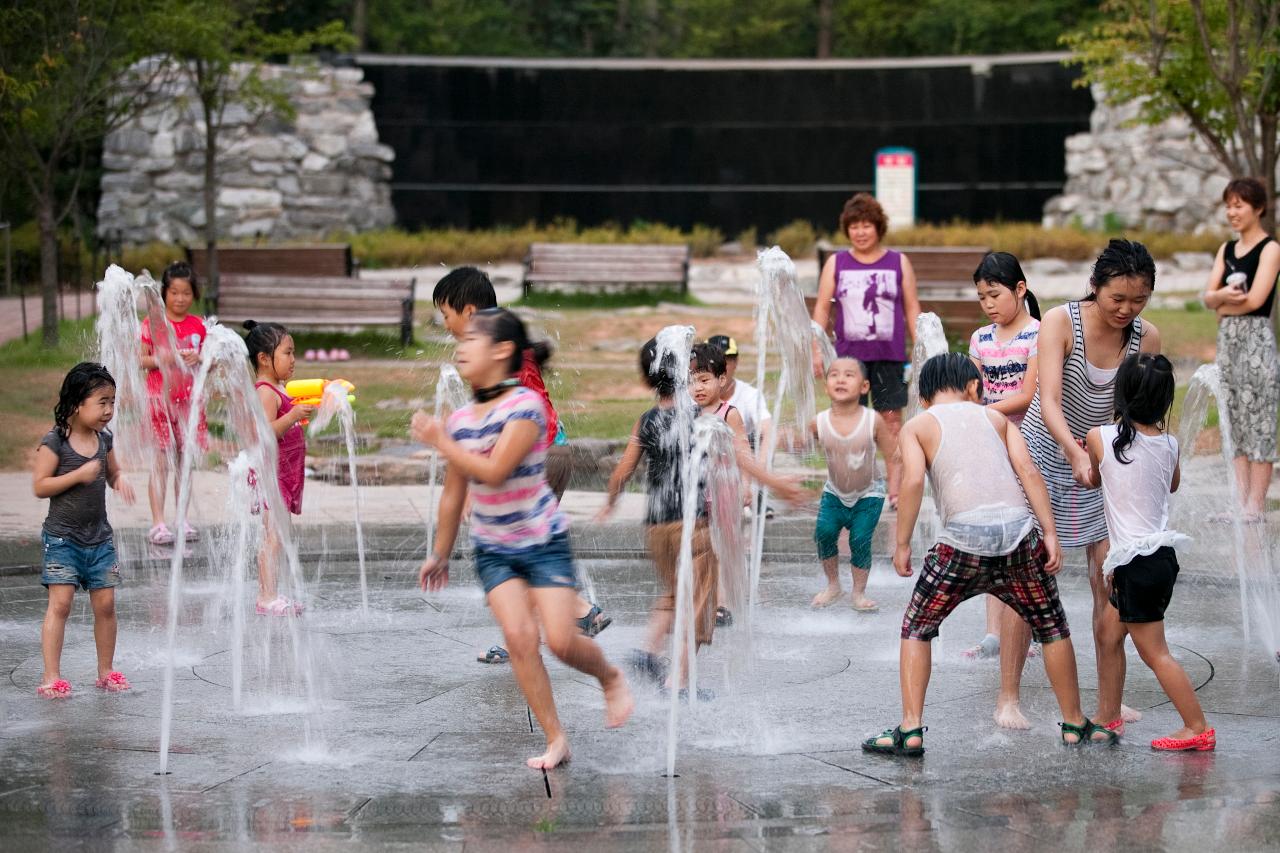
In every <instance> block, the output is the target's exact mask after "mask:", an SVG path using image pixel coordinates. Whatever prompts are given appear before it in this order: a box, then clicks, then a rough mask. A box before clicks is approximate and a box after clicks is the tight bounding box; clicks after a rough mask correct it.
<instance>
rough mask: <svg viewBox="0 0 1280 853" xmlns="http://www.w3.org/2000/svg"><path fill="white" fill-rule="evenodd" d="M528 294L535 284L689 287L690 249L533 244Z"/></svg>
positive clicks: (528, 259)
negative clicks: (664, 285) (665, 285)
mask: <svg viewBox="0 0 1280 853" xmlns="http://www.w3.org/2000/svg"><path fill="white" fill-rule="evenodd" d="M524 267H525V269H524V281H523V284H524V292H525V293H526V294H527V293H529V291H530V290H531V289H532V286H533V285H534V284H563V285H572V284H586V285H592V284H636V285H650V284H677V285H679V287H680V290H681V292H684V291H685V290H687V289H688V286H689V247H688V246H687V245H680V244H670V243H636V244H616V243H609V244H601V243H533V244H532V245H530V247H529V254H528V255H527V256H526V257H525V265H524Z"/></svg>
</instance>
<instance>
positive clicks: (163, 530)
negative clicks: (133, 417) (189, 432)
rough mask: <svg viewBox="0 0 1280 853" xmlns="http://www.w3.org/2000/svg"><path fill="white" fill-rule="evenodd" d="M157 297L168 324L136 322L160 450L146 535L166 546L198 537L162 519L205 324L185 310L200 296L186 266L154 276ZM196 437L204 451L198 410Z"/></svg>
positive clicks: (175, 490)
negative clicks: (161, 326) (154, 325)
mask: <svg viewBox="0 0 1280 853" xmlns="http://www.w3.org/2000/svg"><path fill="white" fill-rule="evenodd" d="M160 297H161V299H162V300H163V301H164V318H165V320H166V321H167V323H166V325H167V326H168V327H169V328H167V329H163V330H160V331H155V330H153V329H152V328H151V318H150V317H147V318H146V319H144V320H143V321H142V367H143V369H144V370H146V372H147V396H148V397H149V398H150V410H151V428H152V430H153V431H154V432H155V437H156V445H157V447H158V449H159V451H160V452H159V453H158V454H157V455H156V462H155V466H154V467H153V468H152V469H151V480H150V481H149V482H148V483H147V496H148V498H149V499H150V502H151V530H150V531H148V533H147V539H148V541H150V542H151V543H152V544H155V545H168V544H170V543H172V542H173V540H174V539H175V538H177V536H179V535H181V536H182V538H184V539H186V540H187V541H191V540H193V539H197V538H199V534H198V533H197V532H196V530H195V528H193V527H192V526H191V525H190V524H187V525H186V527H185V528H184V529H183V530H180V531H176V532H175V531H173V530H170V529H169V525H167V524H165V521H164V504H165V497H166V495H165V491H166V487H167V485H168V480H169V451H170V450H176V451H177V452H178V453H179V454H182V453H184V452H185V451H186V448H184V447H183V446H182V435H183V430H184V429H185V424H186V421H187V414H188V412H189V411H190V408H191V384H192V381H193V376H192V373H193V370H194V368H195V366H196V365H198V364H199V363H200V348H201V347H202V346H203V345H204V339H205V328H204V320H203V319H201V318H200V317H198V316H196V315H195V314H192V313H190V312H191V307H192V305H193V304H194V303H195V301H196V300H197V299H199V298H200V287H199V285H197V284H196V275H195V273H194V272H193V271H192V269H191V266H190V265H189V264H187V263H185V262H183V261H174V262H173V263H171V264H169V266H167V267H165V271H164V274H163V275H162V276H161V277H160ZM170 332H172V337H170ZM196 440H197V444H199V446H200V450H202V451H203V450H207V449H208V433H207V432H206V429H205V421H204V412H201V413H200V424H199V427H198V428H197V433H196ZM174 461H178V460H174ZM181 467H182V466H181V465H178V466H177V468H176V469H175V471H174V477H175V482H174V484H173V493H174V495H175V496H176V495H177V494H178V484H177V482H176V477H177V471H178V470H181Z"/></svg>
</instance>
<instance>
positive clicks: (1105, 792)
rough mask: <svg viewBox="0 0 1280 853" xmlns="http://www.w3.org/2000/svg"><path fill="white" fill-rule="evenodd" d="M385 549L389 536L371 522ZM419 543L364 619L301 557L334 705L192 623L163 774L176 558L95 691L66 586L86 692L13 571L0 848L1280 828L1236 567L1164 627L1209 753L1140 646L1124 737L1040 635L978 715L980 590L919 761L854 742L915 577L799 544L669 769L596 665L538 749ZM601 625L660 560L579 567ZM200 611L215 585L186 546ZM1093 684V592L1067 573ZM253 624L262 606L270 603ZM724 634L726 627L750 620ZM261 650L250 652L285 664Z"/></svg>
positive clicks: (704, 840) (311, 625) (1278, 732)
mask: <svg viewBox="0 0 1280 853" xmlns="http://www.w3.org/2000/svg"><path fill="white" fill-rule="evenodd" d="M375 553H376V549H375ZM413 568H414V567H413V564H412V562H411V561H410V560H409V559H408V558H407V556H405V557H402V558H399V559H381V560H379V561H378V562H376V563H374V564H372V565H371V572H370V603H371V613H370V615H369V617H368V618H367V619H362V618H361V617H360V616H359V590H358V584H357V582H356V577H355V573H354V567H353V566H352V565H350V564H349V563H346V562H343V561H342V560H341V559H334V558H330V559H328V560H327V561H325V563H324V564H323V566H321V565H320V564H318V563H316V562H315V561H314V560H313V561H312V562H311V563H310V565H309V569H308V570H309V571H316V572H319V573H320V580H319V581H318V582H317V583H316V585H315V587H314V592H315V600H314V601H313V602H312V603H311V608H310V609H309V610H308V612H307V614H306V615H305V616H304V617H303V625H304V632H305V636H306V638H307V641H308V642H309V643H311V644H312V646H313V648H315V649H316V652H317V654H318V656H319V658H320V659H321V660H322V661H323V662H324V666H323V669H324V679H323V684H322V685H321V692H322V695H323V696H324V697H325V698H324V703H323V707H322V709H321V710H320V711H319V713H317V714H313V715H307V714H304V713H301V712H302V711H303V709H304V707H305V703H303V702H302V700H301V699H300V698H295V697H290V696H288V695H285V696H279V695H276V696H271V695H267V692H268V691H266V690H265V689H262V685H259V689H257V690H256V691H254V690H251V691H250V692H249V695H247V696H246V700H245V704H244V707H243V709H242V710H241V711H240V712H233V711H232V710H231V702H230V689H229V684H230V661H229V660H228V658H229V655H228V653H227V642H226V638H225V637H223V636H219V635H217V634H216V633H202V632H200V631H199V630H197V629H196V627H195V626H196V624H197V622H198V620H196V619H194V618H193V619H192V620H189V622H188V630H186V631H184V633H183V634H182V641H181V644H180V648H179V649H178V650H177V659H178V662H179V665H180V669H179V671H178V679H179V680H178V685H179V688H178V690H177V703H176V706H175V711H174V720H175V725H174V733H173V743H174V746H173V750H172V755H171V758H170V770H171V771H172V772H171V774H170V775H168V776H158V775H156V770H157V767H158V762H157V748H158V720H159V715H160V709H159V703H160V692H161V691H160V683H161V673H162V665H163V662H164V660H165V656H166V650H165V648H164V632H163V625H164V618H165V610H164V609H165V590H164V587H163V586H162V583H161V580H162V577H161V574H160V573H161V571H162V569H161V568H160V564H140V565H139V566H138V568H137V570H136V571H135V576H134V577H132V578H130V579H129V580H128V582H127V586H126V587H125V588H124V589H123V590H122V592H121V595H120V598H119V610H120V616H121V634H120V644H119V645H120V649H119V655H118V668H120V669H122V670H123V671H124V672H126V673H127V674H128V676H129V677H130V679H131V680H132V681H133V683H134V685H135V690H134V691H133V693H132V694H129V695H124V696H108V695H101V694H96V692H95V691H94V690H93V689H92V675H93V671H92V668H93V651H92V648H93V647H92V635H91V619H90V616H89V613H88V610H87V601H86V599H85V598H84V597H83V596H79V597H77V601H76V607H75V611H74V615H73V618H72V621H71V623H70V624H69V626H68V636H67V645H66V650H65V652H64V656H63V659H64V675H66V676H67V677H68V679H69V680H70V681H71V682H72V684H73V685H75V688H76V694H75V696H74V697H73V698H72V699H70V700H67V701H63V702H49V701H44V700H38V699H37V698H36V697H35V695H34V690H35V686H36V682H37V680H38V678H39V676H40V648H39V637H38V633H39V621H40V618H41V616H42V613H43V609H44V603H45V596H44V591H43V590H42V589H41V587H40V586H39V584H38V581H37V578H36V577H34V576H30V575H28V576H22V577H8V578H4V579H2V580H0V663H2V664H3V666H4V668H5V671H6V672H7V673H8V680H7V682H6V683H4V684H3V686H2V687H0V713H2V714H3V717H2V719H0V724H2V725H0V845H2V846H3V847H4V849H11V850H18V849H27V848H42V849H44V848H47V849H71V848H73V847H75V846H78V845H83V846H94V847H99V846H107V845H109V846H111V847H112V848H113V849H120V850H130V849H171V850H184V851H185V850H222V849H227V850H231V849H245V848H246V847H249V846H255V845H268V846H284V845H301V844H306V845H307V848H308V849H309V850H325V849H328V848H330V847H333V848H337V847H341V848H342V849H350V848H352V846H353V845H358V846H378V847H382V846H391V847H394V846H398V845H403V846H405V847H412V848H413V849H418V850H421V849H426V850H462V849H465V850H467V851H475V850H489V849H493V850H503V851H508V850H513V849H515V850H523V849H536V850H539V851H544V850H561V849H565V850H568V849H573V850H575V851H609V850H650V849H652V850H681V851H692V850H698V851H703V850H707V851H737V850H742V851H762V850H770V851H773V850H780V851H793V850H794V851H828V850H831V851H835V850H840V851H846V850H907V851H935V850H936V851H943V850H946V851H951V850H981V851H983V853H997V851H1004V850H1018V851H1021V850H1028V851H1030V850H1042V849H1061V850H1097V849H1126V850H1165V849H1168V850H1207V849H1230V850H1239V851H1244V850H1260V849H1267V848H1272V849H1274V848H1275V847H1276V846H1280V683H1278V673H1277V668H1276V666H1275V664H1274V662H1272V661H1270V660H1268V659H1267V658H1266V656H1265V655H1264V654H1262V652H1261V651H1260V650H1257V649H1255V648H1254V647H1253V646H1252V645H1250V646H1248V647H1247V648H1246V643H1245V641H1244V638H1243V636H1242V629H1241V627H1240V625H1241V620H1240V619H1239V617H1238V612H1239V597H1238V595H1237V593H1236V590H1235V588H1234V586H1233V585H1232V584H1231V583H1230V582H1227V581H1223V580H1220V579H1211V578H1196V577H1194V576H1190V575H1188V576H1187V577H1186V578H1185V579H1184V582H1183V583H1180V584H1179V587H1178V591H1177V593H1176V596H1175V602H1174V606H1173V608H1172V609H1171V611H1170V613H1169V639H1170V641H1171V643H1172V644H1174V647H1175V648H1174V651H1175V654H1176V655H1177V656H1178V658H1179V659H1180V660H1181V661H1182V663H1183V664H1184V666H1185V667H1186V668H1187V670H1188V673H1189V674H1190V675H1191V678H1192V680H1193V682H1194V683H1195V684H1197V685H1199V686H1200V696H1201V700H1202V702H1203V703H1204V705H1205V710H1206V713H1207V714H1208V716H1209V718H1210V721H1211V723H1213V724H1214V725H1216V727H1217V730H1218V736H1219V747H1218V751H1217V752H1216V753H1197V754H1186V755H1164V754H1156V753H1153V752H1151V750H1150V749H1149V748H1148V746H1147V744H1148V742H1149V740H1150V739H1151V738H1153V737H1157V736H1159V735H1162V734H1165V733H1167V732H1168V731H1171V730H1173V729H1174V728H1176V727H1177V725H1178V723H1177V716H1176V714H1175V712H1174V711H1173V709H1172V708H1171V707H1170V706H1169V704H1168V703H1167V701H1166V700H1165V698H1164V696H1163V694H1162V693H1161V692H1160V690H1159V687H1158V685H1157V684H1156V682H1155V680H1154V678H1153V677H1152V676H1151V674H1150V672H1149V671H1148V670H1147V669H1146V668H1145V667H1144V666H1143V665H1142V664H1141V662H1140V661H1139V660H1138V659H1137V657H1136V656H1134V655H1133V654H1132V652H1131V654H1130V668H1129V673H1130V678H1129V683H1128V689H1127V692H1126V699H1127V701H1128V702H1129V703H1130V704H1132V705H1135V706H1136V707H1139V708H1141V709H1144V710H1145V712H1146V718H1145V719H1144V720H1143V721H1142V722H1141V723H1138V724H1136V725H1133V726H1131V727H1130V730H1129V737H1128V739H1127V740H1126V741H1125V742H1124V743H1123V744H1122V745H1121V746H1120V747H1118V748H1116V749H1111V750H1106V749H1091V750H1084V751H1078V750H1077V751H1072V750H1065V749H1062V748H1061V747H1059V746H1057V745H1056V742H1055V737H1056V727H1055V725H1054V723H1055V721H1056V719H1057V717H1056V712H1055V705H1054V702H1053V697H1052V694H1051V693H1050V691H1049V689H1048V685H1047V682H1046V680H1045V678H1044V673H1043V667H1042V666H1041V665H1040V664H1039V662H1038V661H1032V662H1031V663H1030V664H1029V666H1028V671H1027V678H1026V686H1025V690H1024V697H1025V698H1024V709H1025V710H1027V712H1028V715H1029V716H1030V717H1031V718H1032V720H1033V723H1034V728H1033V729H1032V730H1031V731H1030V732H1018V733H1013V732H1005V731H1001V730H998V729H996V728H995V727H994V725H993V724H992V723H991V709H992V705H993V702H994V698H995V692H996V687H997V683H998V673H997V669H996V667H995V665H993V664H985V663H969V662H966V661H964V660H963V659H962V658H961V656H960V651H961V649H962V648H964V647H965V646H966V645H969V644H971V643H972V642H973V641H974V640H975V639H976V638H977V637H978V636H979V634H980V631H981V620H982V609H981V605H980V603H977V602H974V603H971V604H969V605H966V606H965V607H963V608H962V609H961V610H960V611H959V612H958V613H957V615H956V617H955V618H954V620H953V621H950V622H948V623H947V625H946V626H945V627H944V631H943V637H942V639H941V640H940V641H939V645H938V648H937V654H936V656H935V661H936V663H935V676H934V680H933V683H932V685H931V687H930V693H929V703H928V707H927V709H926V722H927V723H928V724H929V726H930V731H929V734H928V736H927V737H928V750H929V751H928V754H927V755H926V756H925V758H924V759H922V760H918V761H914V762H910V763H907V762H895V761H893V760H886V759H881V758H878V757H875V756H867V755H864V754H863V753H862V752H861V751H859V749H858V743H859V741H860V740H861V739H862V738H863V737H865V736H866V735H868V734H871V733H876V732H879V731H880V730H881V729H883V728H884V727H886V726H888V725H891V724H892V723H893V722H894V721H895V720H896V714H897V712H898V694H897V690H898V680H897V647H896V635H897V626H898V622H899V620H900V618H901V613H902V609H903V607H904V606H905V604H906V600H907V597H908V593H909V591H910V581H907V580H903V579H899V578H897V577H896V576H894V575H893V573H892V570H891V569H889V568H888V567H887V566H877V567H876V570H875V571H874V572H873V574H872V586H871V591H872V593H873V595H874V596H875V597H876V598H878V599H879V600H880V601H881V603H882V605H883V607H882V609H881V611H880V612H879V613H877V614H872V615H865V614H855V613H853V612H852V611H851V610H849V609H848V608H847V607H844V608H842V607H836V608H832V609H831V610H828V611H823V612H819V613H814V612H812V611H810V610H808V608H807V606H806V605H807V603H808V601H809V599H810V597H811V596H812V594H813V592H814V591H815V590H816V589H817V587H818V580H817V578H816V574H817V573H816V571H815V569H816V567H814V566H812V565H809V564H783V563H778V562H774V563H771V564H768V565H766V568H765V577H764V580H763V582H762V590H761V598H762V602H763V610H762V612H761V614H760V617H759V619H758V620H757V622H756V625H755V629H754V637H753V639H754V646H755V654H754V663H753V664H752V666H751V667H750V668H749V669H747V670H743V669H742V668H741V667H742V657H741V654H740V653H741V651H742V649H743V648H744V645H745V642H746V638H745V636H744V634H743V632H742V631H741V630H740V628H739V627H735V628H729V629H723V630H721V631H719V632H717V635H716V640H715V644H714V645H713V646H712V647H711V649H709V650H708V651H707V652H706V654H705V660H704V662H703V665H702V666H701V672H702V677H703V679H704V683H706V684H708V685H709V686H711V687H713V688H714V689H715V690H716V693H717V699H716V700H715V701H714V702H711V703H707V704H702V705H699V706H697V707H696V708H692V709H686V710H685V711H684V712H683V714H682V717H681V737H680V751H679V759H678V764H677V772H678V774H679V776H678V778H675V779H668V778H665V777H664V776H663V770H664V766H665V744H666V722H667V717H666V712H667V705H666V704H664V703H663V702H661V701H660V699H659V698H658V696H657V695H656V694H655V693H652V692H646V691H645V690H644V689H643V688H639V689H638V692H639V700H640V704H639V709H638V711H637V713H636V716H635V717H634V718H633V720H632V722H631V723H630V724H629V725H628V726H627V727H626V728H624V729H623V730H621V731H605V730H604V728H603V720H602V705H601V699H600V694H599V690H598V689H597V687H596V685H595V684H594V683H593V682H591V681H590V680H589V679H585V678H583V677H582V676H579V675H578V674H577V673H574V672H573V671H571V670H568V669H566V668H565V667H563V666H561V665H559V664H558V663H555V662H552V661H549V663H548V667H549V669H550V670H551V673H552V679H553V682H554V684H555V689H556V693H557V698H558V701H559V704H560V713H561V717H562V719H563V720H564V722H565V723H566V725H567V726H568V728H569V730H570V733H571V738H572V742H573V746H574V759H573V762H572V763H571V764H570V765H569V766H568V767H566V768H563V769H560V770H557V771H554V772H552V773H551V774H549V776H548V777H547V778H546V780H545V781H544V778H543V775H542V774H541V773H539V772H536V771H531V770H527V769H526V768H525V767H524V765H523V759H524V757H525V756H526V755H528V754H532V753H533V751H535V750H536V749H537V748H538V747H539V745H540V738H539V735H538V734H535V733H531V731H530V725H529V721H528V714H527V710H526V707H525V705H524V703H523V701H522V700H521V699H520V697H519V693H518V691H517V690H516V688H515V685H514V683H513V681H512V678H511V675H510V671H509V669H507V668H506V667H500V666H484V665H481V664H478V663H476V662H475V657H476V654H477V653H479V652H482V651H483V650H484V649H485V648H487V647H488V646H489V645H490V644H492V643H493V642H495V641H497V639H498V635H497V631H496V629H495V628H494V626H493V624H492V622H491V620H490V617H489V615H488V612H487V611H486V609H485V607H484V605H483V601H482V599H481V597H480V594H479V591H478V590H477V588H476V587H475V586H474V584H473V582H472V579H471V578H470V576H469V573H468V572H466V571H465V570H463V571H461V572H459V574H460V575H461V576H458V577H455V580H454V584H453V586H451V587H450V588H449V589H448V590H447V591H446V592H445V593H444V594H443V595H441V596H437V597H434V598H432V599H430V600H427V599H425V598H424V596H422V595H420V594H419V593H418V592H417V591H416V590H415V589H414V588H413V586H412V583H411V579H410V573H411V571H412V569H413ZM589 568H590V571H591V575H592V577H593V579H594V581H595V584H596V588H597V591H598V595H599V598H600V600H601V603H602V604H603V605H604V606H605V608H606V610H608V611H609V612H610V613H611V614H612V615H613V616H614V617H615V622H614V625H613V627H611V628H610V629H609V630H608V631H607V632H606V633H604V634H603V635H602V636H601V638H600V640H601V643H602V644H603V645H604V647H605V649H606V651H607V652H608V653H609V654H610V656H612V657H614V658H615V659H621V658H622V657H623V656H624V655H625V654H626V652H627V650H628V649H630V648H631V647H633V646H635V645H637V644H638V643H639V641H640V637H641V633H642V626H643V623H644V618H645V612H646V609H647V607H648V604H649V601H650V597H651V596H652V593H653V581H652V575H651V570H650V569H649V568H648V566H647V565H646V564H644V563H638V562H632V561H622V560H619V561H600V562H595V563H593V564H591V565H590V566H589ZM194 575H195V576H194V577H193V578H192V583H193V589H192V591H191V593H190V595H189V596H188V601H189V606H190V608H191V609H192V612H193V613H195V612H198V611H199V608H200V607H201V603H200V602H201V598H202V596H214V595H216V593H217V592H218V590H219V582H218V581H216V580H213V579H211V578H203V579H202V576H201V572H200V570H199V569H198V568H197V569H196V571H195V572H194ZM1062 589H1063V592H1064V597H1065V604H1066V609H1067V613H1068V616H1069V617H1070V618H1071V622H1072V627H1073V629H1074V634H1075V639H1076V650H1077V654H1078V656H1079V659H1080V660H1079V663H1080V672H1081V678H1082V687H1083V688H1084V696H1083V699H1084V706H1085V709H1086V711H1088V710H1089V709H1090V706H1091V705H1092V703H1093V690H1092V688H1093V685H1094V666H1093V661H1092V648H1091V643H1090V642H1089V633H1088V631H1089V629H1088V622H1089V620H1088V614H1089V601H1090V599H1089V592H1088V588H1087V584H1086V583H1085V581H1084V578H1083V577H1082V575H1081V573H1080V572H1079V571H1078V570H1073V569H1068V572H1067V576H1066V577H1065V578H1064V579H1063V581H1062ZM254 630H259V631H265V630H270V626H264V625H263V624H262V623H260V622H258V623H254ZM735 632H736V633H735ZM269 663H270V662H266V663H263V667H264V668H265V670H266V671H268V672H269V671H270V666H269V665H268V664H269Z"/></svg>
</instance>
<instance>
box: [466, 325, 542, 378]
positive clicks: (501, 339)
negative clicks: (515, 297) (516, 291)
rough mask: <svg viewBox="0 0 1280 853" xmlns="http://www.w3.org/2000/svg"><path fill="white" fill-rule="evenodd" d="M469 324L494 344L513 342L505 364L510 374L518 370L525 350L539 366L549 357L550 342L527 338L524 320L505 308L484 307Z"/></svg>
mask: <svg viewBox="0 0 1280 853" xmlns="http://www.w3.org/2000/svg"><path fill="white" fill-rule="evenodd" d="M471 325H472V326H473V327H474V328H475V330H476V331H477V332H479V333H480V334H482V335H484V336H485V337H486V338H488V339H489V340H491V341H493V342H494V343H495V344H501V343H506V342H507V341H511V342H512V343H513V344H515V352H513V353H512V354H511V361H510V363H509V364H508V365H507V373H508V374H510V375H511V376H515V375H516V374H517V373H519V372H520V366H521V365H522V364H524V354H525V351H526V350H527V351H530V352H532V353H533V360H534V361H536V362H537V363H538V366H539V367H541V366H542V365H543V364H545V363H546V362H547V359H549V358H551V344H549V343H547V342H546V341H531V340H529V331H528V329H527V328H525V325H524V320H521V319H520V317H519V316H518V315H517V314H516V313H515V312H513V311H508V310H507V309H506V308H486V309H484V310H483V311H477V312H476V313H475V316H474V317H472V318H471Z"/></svg>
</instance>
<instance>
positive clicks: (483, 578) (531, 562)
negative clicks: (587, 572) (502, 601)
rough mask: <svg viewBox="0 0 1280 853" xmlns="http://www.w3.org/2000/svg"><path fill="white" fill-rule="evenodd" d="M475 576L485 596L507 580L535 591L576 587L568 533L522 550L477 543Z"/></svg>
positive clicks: (576, 582)
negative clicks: (532, 588)
mask: <svg viewBox="0 0 1280 853" xmlns="http://www.w3.org/2000/svg"><path fill="white" fill-rule="evenodd" d="M476 574H477V575H478V576H479V577H480V583H481V584H483V585H484V591H485V592H486V593H488V592H490V591H492V590H493V588H494V587H496V586H498V585H499V584H504V583H506V582H507V581H510V580H522V581H524V582H525V583H526V584H528V585H529V586H531V587H535V588H548V587H567V588H569V589H573V588H574V587H576V586H577V585H578V580H577V577H576V574H577V573H576V571H575V569H574V567H573V551H572V550H570V548H569V534H568V533H557V534H556V535H555V536H552V537H551V538H550V539H549V540H547V542H546V543H545V544H542V545H535V546H533V547H532V548H526V549H524V550H521V551H502V550H494V549H492V548H486V547H485V546H484V545H481V544H479V543H476Z"/></svg>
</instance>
